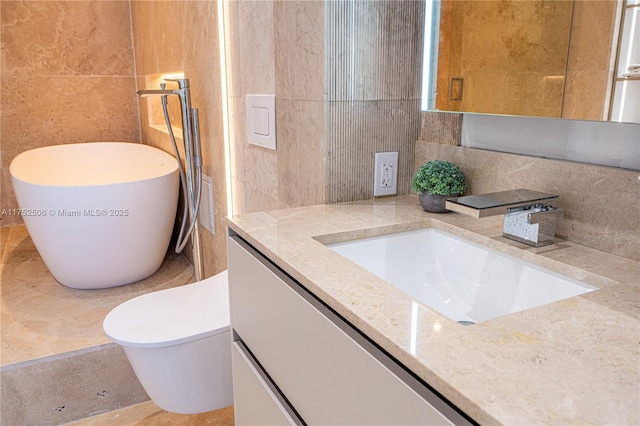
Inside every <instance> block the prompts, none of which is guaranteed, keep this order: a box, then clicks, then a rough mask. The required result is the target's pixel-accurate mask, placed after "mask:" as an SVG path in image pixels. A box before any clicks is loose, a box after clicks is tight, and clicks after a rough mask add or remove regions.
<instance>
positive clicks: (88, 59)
mask: <svg viewBox="0 0 640 426" xmlns="http://www.w3.org/2000/svg"><path fill="white" fill-rule="evenodd" d="M0 8H1V13H0V15H1V20H2V30H1V31H2V33H1V38H2V61H1V69H0V84H1V90H2V100H1V108H2V117H1V123H0V139H1V140H2V158H1V161H2V167H1V168H2V196H1V205H2V207H3V208H15V207H16V201H15V197H14V195H13V189H12V187H11V179H10V175H9V164H10V162H11V160H12V159H13V157H15V155H17V154H18V153H20V152H22V151H25V150H27V149H31V148H36V147H42V146H47V145H54V144H61V143H80V142H91V141H129V142H137V141H139V140H140V134H139V125H138V120H137V117H136V116H137V104H136V101H135V80H134V78H133V70H134V67H133V45H132V41H131V31H130V18H129V3H128V2H122V1H101V2H93V1H66V0H60V1H12V0H6V1H4V0H3V1H2V2H1V3H0ZM0 220H1V224H2V225H7V224H12V223H19V222H20V219H19V218H18V217H16V216H14V217H9V216H4V217H2V218H0Z"/></svg>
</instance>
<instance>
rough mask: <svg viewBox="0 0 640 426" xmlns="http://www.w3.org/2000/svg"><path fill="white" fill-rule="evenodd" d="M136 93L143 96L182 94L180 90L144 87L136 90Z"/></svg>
mask: <svg viewBox="0 0 640 426" xmlns="http://www.w3.org/2000/svg"><path fill="white" fill-rule="evenodd" d="M137 93H138V95H140V96H142V97H143V98H144V97H147V96H167V95H178V96H181V95H182V91H181V90H167V89H144V90H138V92H137Z"/></svg>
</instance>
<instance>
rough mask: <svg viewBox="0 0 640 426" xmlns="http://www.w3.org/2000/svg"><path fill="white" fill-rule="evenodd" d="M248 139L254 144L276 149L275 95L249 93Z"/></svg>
mask: <svg viewBox="0 0 640 426" xmlns="http://www.w3.org/2000/svg"><path fill="white" fill-rule="evenodd" d="M247 139H248V141H249V143H250V144H252V145H257V146H261V147H263V148H268V149H276V97H275V95H247Z"/></svg>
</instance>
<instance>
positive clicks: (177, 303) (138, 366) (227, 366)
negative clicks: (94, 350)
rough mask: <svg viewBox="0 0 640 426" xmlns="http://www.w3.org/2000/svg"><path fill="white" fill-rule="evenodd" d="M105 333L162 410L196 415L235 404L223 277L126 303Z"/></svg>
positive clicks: (110, 317)
mask: <svg viewBox="0 0 640 426" xmlns="http://www.w3.org/2000/svg"><path fill="white" fill-rule="evenodd" d="M103 328H104V331H105V333H106V334H107V335H108V336H109V337H110V338H111V340H113V341H114V342H116V343H118V344H120V345H122V346H123V347H124V351H125V353H126V355H127V358H128V359H129V362H130V363H131V366H132V367H133V371H134V372H135V373H136V376H137V377H138V380H139V381H140V383H141V384H142V386H143V387H144V389H145V391H147V394H148V395H149V397H150V398H151V400H152V401H153V402H154V403H155V404H156V405H157V406H159V407H160V408H162V409H164V410H167V411H171V412H174V413H181V414H195V413H202V412H205V411H212V410H217V409H219V408H223V407H227V406H229V405H231V404H233V386H232V381H231V335H230V326H229V288H228V279H227V271H224V272H221V273H219V274H218V275H215V276H213V277H211V278H207V279H205V280H202V281H198V282H196V283H193V284H187V285H184V286H180V287H174V288H170V289H167V290H160V291H155V292H153V293H148V294H144V295H142V296H138V297H135V298H133V299H131V300H128V301H126V302H124V303H122V304H121V305H119V306H117V307H116V308H114V309H113V310H112V311H111V312H109V314H108V315H107V316H106V318H105V319H104V323H103Z"/></svg>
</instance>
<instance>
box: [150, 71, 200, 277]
mask: <svg viewBox="0 0 640 426" xmlns="http://www.w3.org/2000/svg"><path fill="white" fill-rule="evenodd" d="M164 80H165V81H169V82H175V83H177V84H178V88H177V89H167V88H166V84H165V83H162V84H160V89H148V90H139V91H138V95H140V96H142V97H146V96H161V97H162V109H163V111H164V118H165V121H166V123H167V130H168V131H169V137H170V138H171V143H172V144H173V149H174V153H175V156H176V157H177V158H178V165H179V168H180V181H181V182H182V194H183V197H184V210H183V215H182V225H181V228H180V234H179V236H178V242H177V243H176V250H175V251H176V253H180V252H182V250H183V248H184V246H185V244H186V242H187V241H188V240H189V236H190V237H191V249H192V256H193V268H194V274H195V279H196V281H200V280H202V279H203V278H204V263H203V261H202V250H201V248H200V228H199V226H198V210H199V208H200V198H201V190H202V156H201V152H200V128H199V123H198V109H197V108H191V91H190V88H189V79H186V78H182V79H180V78H176V79H174V78H165V79H164ZM170 95H176V96H178V98H179V99H180V109H181V112H182V134H183V141H184V153H185V157H186V158H185V165H186V167H185V169H186V170H185V169H183V167H182V162H181V161H180V154H179V151H178V146H177V144H176V140H175V137H174V134H173V129H172V127H171V121H170V119H169V112H168V109H167V96H170ZM187 217H188V218H187ZM187 222H189V225H188V226H187ZM185 229H186V230H187V231H186V232H185Z"/></svg>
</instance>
